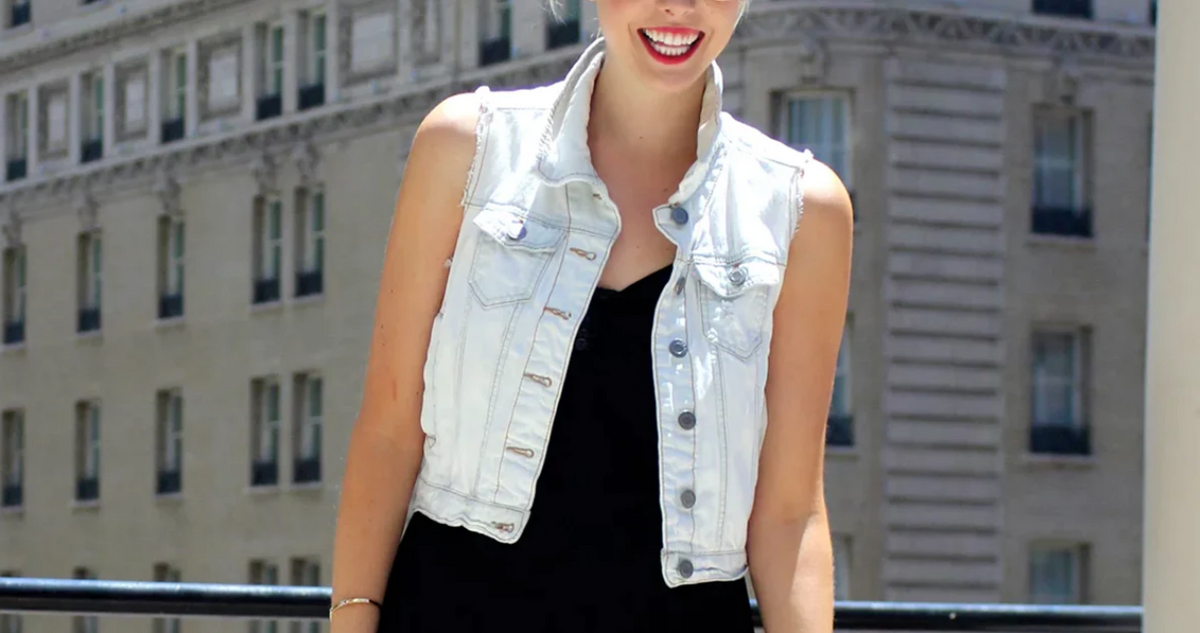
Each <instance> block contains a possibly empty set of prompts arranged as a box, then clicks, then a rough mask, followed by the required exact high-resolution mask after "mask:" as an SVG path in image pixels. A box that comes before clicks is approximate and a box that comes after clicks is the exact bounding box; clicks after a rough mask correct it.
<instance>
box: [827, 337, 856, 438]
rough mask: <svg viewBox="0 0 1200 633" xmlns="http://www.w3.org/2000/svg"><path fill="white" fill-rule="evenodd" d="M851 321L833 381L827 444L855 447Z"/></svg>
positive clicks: (840, 349)
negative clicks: (851, 374) (851, 370)
mask: <svg viewBox="0 0 1200 633" xmlns="http://www.w3.org/2000/svg"><path fill="white" fill-rule="evenodd" d="M850 331H851V328H850V321H849V320H847V321H846V325H845V326H844V327H843V328H842V343H841V346H840V347H839V348H838V359H837V370H836V372H835V373H834V379H833V397H832V399H831V401H830V403H829V426H828V428H827V429H826V432H825V444H826V445H829V446H853V445H854V412H853V407H852V404H853V396H852V395H851V392H850Z"/></svg>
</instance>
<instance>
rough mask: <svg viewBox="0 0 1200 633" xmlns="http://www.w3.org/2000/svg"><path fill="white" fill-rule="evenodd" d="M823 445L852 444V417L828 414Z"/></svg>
mask: <svg viewBox="0 0 1200 633" xmlns="http://www.w3.org/2000/svg"><path fill="white" fill-rule="evenodd" d="M825 445H826V446H854V417H853V416H849V415H833V414H830V415H829V420H828V426H827V427H826V428H825Z"/></svg>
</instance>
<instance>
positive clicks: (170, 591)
mask: <svg viewBox="0 0 1200 633" xmlns="http://www.w3.org/2000/svg"><path fill="white" fill-rule="evenodd" d="M331 596H332V592H331V590H330V588H329V587H283V586H276V585H237V584H208V583H166V582H145V581H125V580H64V579H57V578H53V579H52V578H2V577H0V611H9V612H19V613H58V614H69V613H100V614H107V615H157V616H166V617H171V616H210V617H212V616H215V617H230V618H280V619H304V620H323V619H327V618H328V615H329V604H330V598H331ZM750 607H751V612H752V618H753V621H754V624H755V625H756V626H761V625H762V623H761V617H760V615H759V611H758V604H757V602H755V601H754V600H751V601H750ZM1142 615H1143V614H1142V608H1141V607H1136V606H1055V605H1024V604H946V603H906V602H840V601H839V602H838V603H837V604H836V605H835V615H834V626H835V628H836V629H838V630H840V631H960V632H963V633H975V632H983V631H1013V632H1016V631H1029V632H1037V633H1046V632H1048V631H1054V632H1055V633H1141V631H1142Z"/></svg>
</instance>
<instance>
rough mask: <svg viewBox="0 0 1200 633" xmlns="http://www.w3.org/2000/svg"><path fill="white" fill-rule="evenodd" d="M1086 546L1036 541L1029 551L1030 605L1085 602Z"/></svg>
mask: <svg viewBox="0 0 1200 633" xmlns="http://www.w3.org/2000/svg"><path fill="white" fill-rule="evenodd" d="M1087 575H1088V547H1087V546H1086V545H1079V544H1059V543H1035V544H1034V545H1033V547H1032V548H1030V552H1029V601H1030V603H1032V604H1085V603H1086V602H1087V594H1086V592H1085V589H1086V580H1087Z"/></svg>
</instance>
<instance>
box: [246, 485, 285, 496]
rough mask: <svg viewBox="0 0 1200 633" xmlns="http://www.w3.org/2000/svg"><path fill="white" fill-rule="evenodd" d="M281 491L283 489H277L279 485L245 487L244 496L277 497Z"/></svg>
mask: <svg viewBox="0 0 1200 633" xmlns="http://www.w3.org/2000/svg"><path fill="white" fill-rule="evenodd" d="M282 491H283V489H282V488H280V487H279V484H272V485H270V486H246V494H248V495H277V494H279V493H280V492H282Z"/></svg>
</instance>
